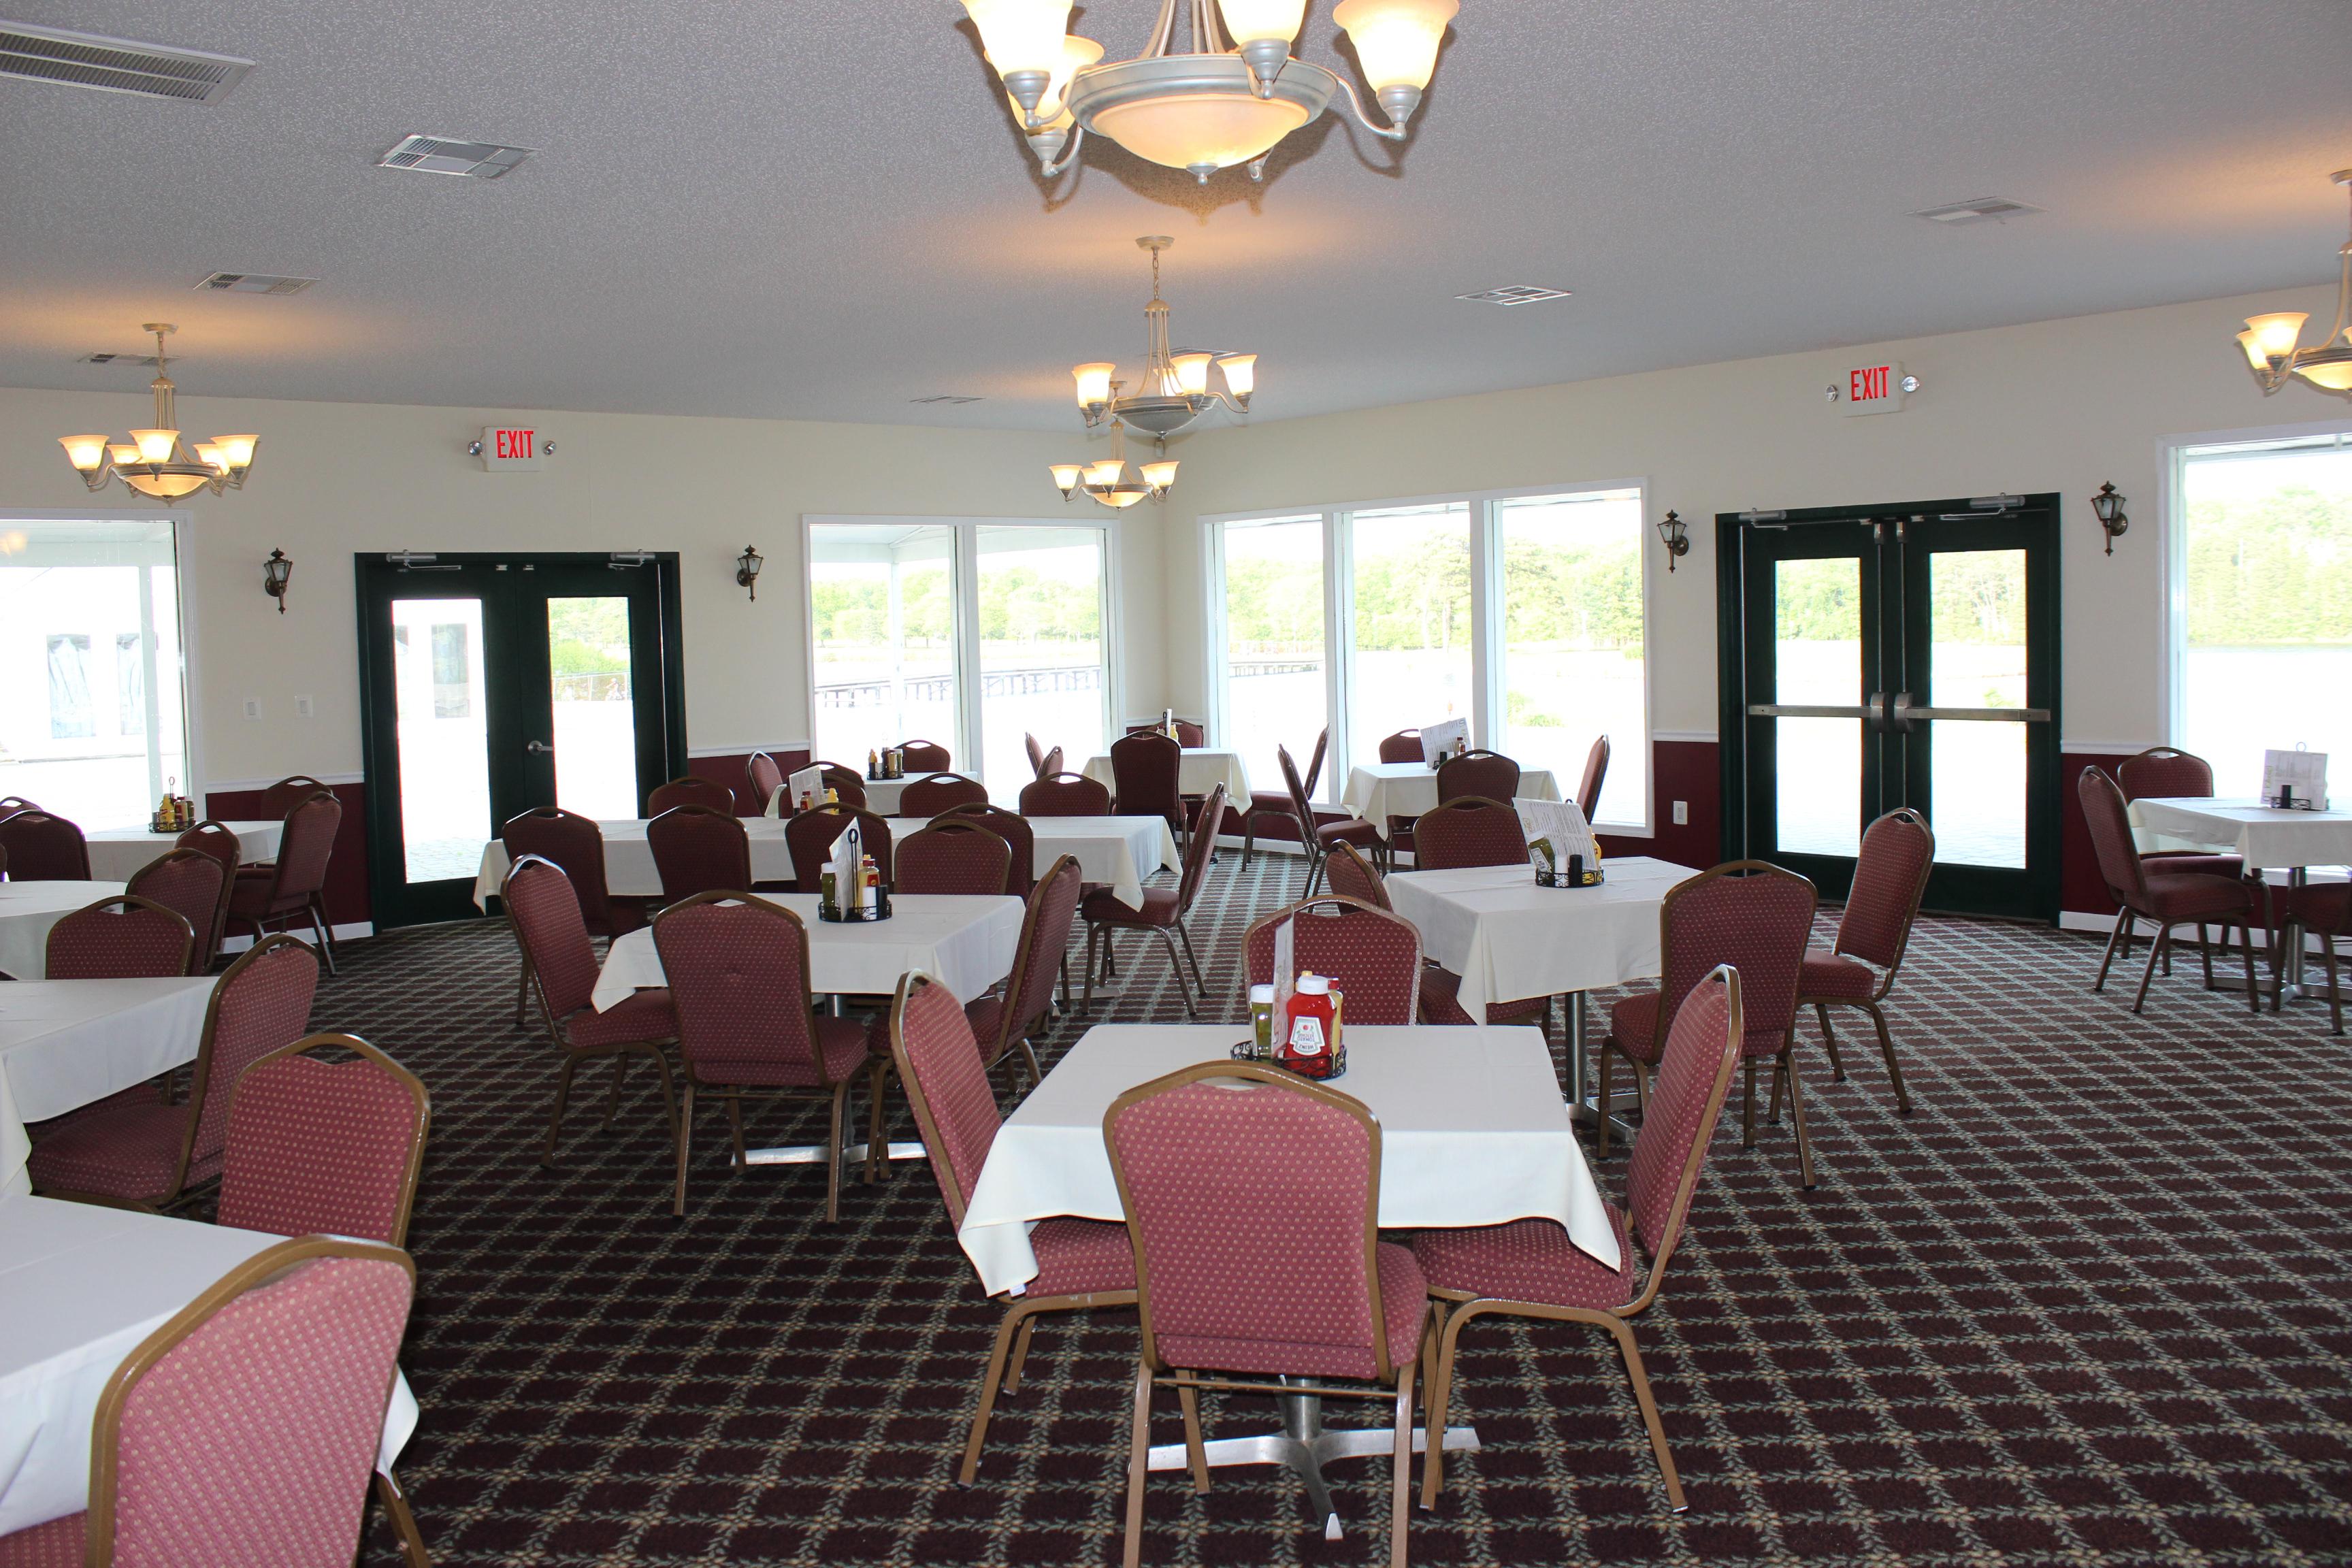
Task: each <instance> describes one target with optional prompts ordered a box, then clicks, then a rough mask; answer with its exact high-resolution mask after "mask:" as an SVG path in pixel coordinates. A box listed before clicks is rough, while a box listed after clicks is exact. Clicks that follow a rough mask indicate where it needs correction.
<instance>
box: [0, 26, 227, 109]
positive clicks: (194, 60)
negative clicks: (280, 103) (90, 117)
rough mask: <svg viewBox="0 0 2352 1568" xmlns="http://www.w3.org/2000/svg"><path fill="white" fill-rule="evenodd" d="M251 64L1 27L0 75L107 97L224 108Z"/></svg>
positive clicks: (53, 30)
mask: <svg viewBox="0 0 2352 1568" xmlns="http://www.w3.org/2000/svg"><path fill="white" fill-rule="evenodd" d="M252 68H253V62H252V61H251V60H241V59H238V58H236V56H235V55H208V54H206V53H205V52H204V51H203V50H201V49H175V48H173V47H171V46H170V45H168V44H140V43H133V42H131V40H130V39H128V38H109V37H101V36H100V35H99V34H96V33H68V32H67V31H65V30H64V29H63V28H61V27H41V26H34V25H33V24H32V23H29V22H0V76H20V77H28V78H31V79H34V80H36V81H61V82H64V83H65V84H67V85H68V87H94V88H96V89H99V90H100V91H101V92H130V93H136V94H138V95H139V96H140V97H141V98H170V99H176V100H179V101H181V102H183V103H218V102H219V101H220V100H222V99H224V98H226V97H227V96H228V94H229V89H232V88H234V87H235V86H236V84H237V83H238V82H240V81H242V80H244V79H245V73H246V72H247V71H249V70H251V69H252Z"/></svg>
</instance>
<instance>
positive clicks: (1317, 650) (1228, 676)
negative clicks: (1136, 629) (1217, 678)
mask: <svg viewBox="0 0 2352 1568" xmlns="http://www.w3.org/2000/svg"><path fill="white" fill-rule="evenodd" d="M1223 542H1224V556H1225V571H1224V578H1225V703H1224V711H1223V714H1222V715H1221V717H1220V723H1221V726H1222V728H1221V731H1220V732H1219V734H1218V737H1217V739H1218V741H1219V742H1220V743H1222V744H1223V745H1227V746H1230V747H1232V748H1233V749H1234V750H1235V751H1237V752H1241V754H1242V761H1243V763H1244V765H1245V766H1246V767H1247V768H1248V769H1249V776H1250V783H1251V784H1252V785H1253V787H1255V788H1258V789H1279V788H1280V787H1281V785H1282V767H1281V763H1280V762H1279V761H1278V760H1277V759H1276V755H1275V748H1276V747H1277V746H1283V747H1287V748H1289V751H1290V755H1291V759H1292V760H1293V761H1294V762H1296V763H1297V764H1298V766H1299V768H1300V770H1301V772H1302V773H1303V772H1304V770H1305V769H1306V768H1307V764H1308V763H1310V762H1311V761H1312V760H1313V758H1314V754H1315V737H1316V735H1317V734H1318V732H1319V731H1322V730H1323V729H1324V727H1325V726H1327V725H1328V724H1329V723H1330V721H1331V718H1330V700H1329V688H1328V685H1327V683H1326V675H1327V670H1326V665H1325V654H1324V642H1323V636H1324V634H1323V520H1322V518H1320V517H1319V516H1317V517H1298V518H1278V519H1276V520H1274V521H1269V522H1229V523H1227V524H1225V525H1224V541H1223ZM1261 780H1263V781H1264V782H1263V783H1261V782H1260V781H1261ZM1346 783H1347V781H1346V779H1345V778H1344V777H1334V769H1333V766H1332V763H1331V762H1329V761H1327V762H1326V763H1325V764H1324V768H1323V776H1322V777H1321V778H1320V779H1318V780H1317V781H1316V785H1315V788H1316V793H1317V795H1318V796H1320V797H1321V798H1323V799H1327V800H1328V799H1331V798H1334V797H1336V796H1337V795H1339V791H1340V789H1341V788H1343V787H1344V786H1345V784H1346Z"/></svg>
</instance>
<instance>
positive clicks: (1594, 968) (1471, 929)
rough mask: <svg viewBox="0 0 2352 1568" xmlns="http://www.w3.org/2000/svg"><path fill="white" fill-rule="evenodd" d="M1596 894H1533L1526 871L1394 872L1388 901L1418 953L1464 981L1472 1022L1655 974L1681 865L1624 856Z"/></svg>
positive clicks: (1683, 872)
mask: <svg viewBox="0 0 2352 1568" xmlns="http://www.w3.org/2000/svg"><path fill="white" fill-rule="evenodd" d="M1604 870H1605V872H1606V875H1607V880H1605V881H1604V882H1602V883H1601V886H1600V887H1597V888H1538V887H1537V886H1536V877H1535V871H1534V869H1533V868H1531V867H1528V866H1478V867H1473V868H1468V869H1465V870H1458V871H1399V872H1394V873H1391V875H1390V877H1389V879H1388V891H1389V901H1390V902H1391V903H1392V904H1394V905H1395V906H1396V912H1397V913H1398V914H1400V915H1402V916H1403V917H1404V918H1405V919H1406V920H1409V921H1412V923H1413V924H1414V925H1415V926H1416V927H1418V928H1419V929H1420V931H1421V951H1422V952H1423V954H1424V955H1425V956H1427V957H1429V958H1433V959H1435V960H1436V961H1437V962H1438V963H1442V964H1444V966H1445V967H1446V968H1448V969H1450V970H1452V971H1454V973H1456V974H1459V975H1460V976H1462V991H1461V998H1460V999H1461V1003H1462V1007H1463V1010H1464V1011H1465V1012H1466V1013H1468V1014H1469V1015H1470V1016H1472V1017H1474V1018H1476V1017H1481V1016H1484V1013H1483V1009H1484V1008H1485V1007H1486V1005H1487V1004H1488V1003H1490V1002H1517V1001H1521V1000H1524V999H1525V998H1527V997H1530V996H1556V995H1559V994H1561V993H1563V992H1569V991H1591V990H1593V989H1596V988H1597V987H1600V986H1603V985H1621V984H1624V983H1625V982H1626V981H1628V980H1644V979H1648V978H1650V977H1652V976H1654V975H1655V974H1657V973H1659V969H1660V967H1661V965H1660V960H1659V956H1658V906H1659V904H1661V903H1663V902H1664V900H1665V897H1666V893H1667V890H1668V889H1671V888H1673V887H1674V886H1675V883H1677V882H1681V881H1684V880H1685V879H1688V878H1690V877H1692V876H1695V875H1696V873H1695V872H1693V871H1692V870H1691V869H1690V868H1689V867H1687V866H1677V865H1675V864H1674V863H1673V862H1671V861H1667V860H1653V859H1651V858H1648V857H1646V856H1628V857H1626V858H1623V859H1618V860H1611V861H1609V862H1608V863H1607V864H1606V866H1605V867H1604Z"/></svg>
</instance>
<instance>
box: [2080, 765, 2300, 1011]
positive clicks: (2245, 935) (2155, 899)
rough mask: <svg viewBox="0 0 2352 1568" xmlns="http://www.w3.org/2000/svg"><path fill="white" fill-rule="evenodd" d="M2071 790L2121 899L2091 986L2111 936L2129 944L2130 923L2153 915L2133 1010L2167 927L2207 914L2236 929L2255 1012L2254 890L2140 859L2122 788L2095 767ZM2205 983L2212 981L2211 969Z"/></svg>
mask: <svg viewBox="0 0 2352 1568" xmlns="http://www.w3.org/2000/svg"><path fill="white" fill-rule="evenodd" d="M2074 791H2075V796H2076V798H2077V799H2078V800H2079V801H2081V803H2082V806H2083V820H2084V823H2085V824H2086V825H2087V826H2089V828H2090V832H2091V849H2092V852H2093V853H2094V854H2095V855H2096V856H2097V857H2098V861H2099V877H2100V879H2101V880H2103V881H2104V882H2105V883H2106V885H2107V896H2108V897H2109V898H2111V899H2113V900H2115V901H2116V903H2117V904H2119V905H2121V906H2122V911H2121V912H2120V913H2119V914H2117V915H2116V929H2115V931H2113V932H2111V933H2110V934H2109V935H2108V937H2107V949H2106V952H2105V955H2104V956H2103V957H2102V958H2101V959H2100V960H2099V977H2098V979H2096V980H2095V981H2094V982H2092V984H2091V989H2092V990H2094V991H2104V990H2105V989H2106V984H2107V966H2108V965H2109V964H2111V963H2114V962H2115V957H2116V943H2117V942H2122V943H2124V944H2125V945H2126V947H2128V946H2129V944H2130V942H2131V934H2132V931H2133V928H2134V927H2136V926H2137V924H2138V923H2139V922H2140V921H2143V920H2146V921H2154V922H2155V924H2156V940H2155V941H2154V942H2150V943H2149V944H2148V949H2147V971H2146V972H2145V973H2142V974H2141V975H2140V977H2139V994H2137V995H2136V996H2134V997H2133V998H2132V1011H2133V1012H2135V1013H2137V1012H2138V1011H2139V1010H2140V1008H2141V1006H2142V1005H2144V1004H2146V1002H2147V987H2148V983H2149V982H2150V981H2152V980H2154V979H2155V978H2156V966H2157V964H2158V962H2159V961H2166V960H2168V959H2169V957H2170V955H2171V952H2172V928H2173V927H2175V926H2178V925H2191V924H2202V923H2204V922H2206V921H2213V922H2215V923H2222V922H2226V923H2227V924H2230V925H2235V926H2236V927H2237V928H2238V933H2239V941H2238V948H2239V952H2240V953H2241V954H2242V956H2243V957H2244V959H2245V962H2246V1005H2248V1006H2250V1007H2252V1009H2253V1010H2254V1011H2255V1012H2257V1013H2259V1012H2261V1011H2262V1009H2263V999H2262V994H2261V992H2260V990H2259V989H2257V983H2256V981H2255V978H2254V950H2253V944H2252V938H2251V934H2250V933H2249V932H2248V931H2247V927H2248V926H2250V925H2251V924H2252V921H2253V919H2254V894H2253V889H2251V888H2249V887H2247V886H2246V884H2245V883H2243V882H2242V881H2240V880H2238V879H2235V878H2231V877H2221V876H2215V875H2212V874H2211V873H2210V872H2204V871H2173V870H2169V869H2165V870H2159V869H2158V867H2160V866H2163V865H2165V862H2163V861H2161V860H2158V861H2153V862H2151V861H2148V860H2146V859H2143V858H2141V857H2140V853H2139V849H2138V847H2137V846H2136V845H2135V844H2133V842H2132V832H2131V816H2130V812H2129V808H2128V807H2126V805H2125V804H2124V793H2123V791H2122V790H2121V789H2120V788H2118V787H2117V786H2116V781H2115V780H2113V779H2111V778H2109V777H2108V776H2107V775H2106V774H2105V773H2102V772H2100V771H2099V770H2098V769H2097V768H2084V770H2083V771H2082V773H2081V774H2080V775H2078V776H2077V777H2076V779H2075V781H2074ZM2207 984H2211V974H2210V969H2209V971H2208V974H2207Z"/></svg>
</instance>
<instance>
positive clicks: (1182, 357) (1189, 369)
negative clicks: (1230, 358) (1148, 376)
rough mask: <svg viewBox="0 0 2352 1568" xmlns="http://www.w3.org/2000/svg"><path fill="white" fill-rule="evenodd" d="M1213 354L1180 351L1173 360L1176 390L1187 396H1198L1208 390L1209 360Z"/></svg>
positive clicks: (1213, 356)
mask: <svg viewBox="0 0 2352 1568" xmlns="http://www.w3.org/2000/svg"><path fill="white" fill-rule="evenodd" d="M1216 357H1217V356H1216V355H1214V354H1207V353H1181V354H1178V355H1177V356H1176V357H1175V359H1174V360H1173V361H1171V363H1173V364H1174V365H1175V367H1176V386H1177V390H1179V391H1181V392H1182V393H1183V394H1184V395H1186V396H1187V397H1198V396H1200V395H1202V393H1204V392H1206V391H1208V390H1209V362H1210V361H1212V360H1213V359H1215V358H1216Z"/></svg>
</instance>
